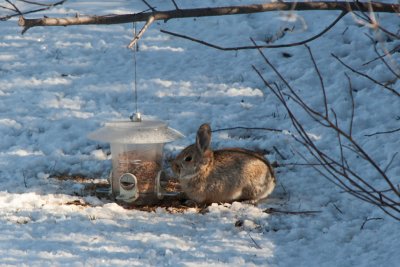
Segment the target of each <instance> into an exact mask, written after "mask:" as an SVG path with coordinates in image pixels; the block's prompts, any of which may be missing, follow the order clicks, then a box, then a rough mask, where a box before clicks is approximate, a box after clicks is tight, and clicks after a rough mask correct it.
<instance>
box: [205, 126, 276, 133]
mask: <svg viewBox="0 0 400 267" xmlns="http://www.w3.org/2000/svg"><path fill="white" fill-rule="evenodd" d="M237 129H242V130H251V131H252V130H261V131H270V132H283V130H280V129H273V128H265V127H242V126H237V127H231V128H220V129H213V130H212V131H211V132H222V131H230V130H237Z"/></svg>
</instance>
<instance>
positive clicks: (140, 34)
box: [128, 16, 154, 49]
mask: <svg viewBox="0 0 400 267" xmlns="http://www.w3.org/2000/svg"><path fill="white" fill-rule="evenodd" d="M153 22H154V17H152V16H151V17H149V19H148V20H147V21H146V24H145V25H144V26H143V28H142V29H141V30H140V31H139V33H138V34H137V35H136V36H135V37H134V38H133V40H132V41H131V42H130V43H129V45H128V48H129V49H131V48H132V47H133V46H134V45H135V44H136V43H137V41H139V39H140V38H141V37H142V35H143V34H144V32H145V31H146V30H147V28H148V27H149V26H150V25H151V24H152V23H153Z"/></svg>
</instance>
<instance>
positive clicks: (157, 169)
mask: <svg viewBox="0 0 400 267" xmlns="http://www.w3.org/2000/svg"><path fill="white" fill-rule="evenodd" d="M88 137H89V138H90V139H92V140H97V141H101V142H108V143H110V147H111V157H112V173H111V175H110V187H111V192H112V194H113V196H114V197H115V198H116V199H118V200H122V201H123V202H126V203H131V204H133V205H149V204H154V203H156V202H157V201H159V199H162V198H163V196H164V195H171V194H170V193H165V192H163V190H162V188H161V184H160V179H161V177H163V176H164V175H165V174H164V173H163V166H162V164H163V148H164V144H165V143H168V142H172V141H174V140H176V139H178V138H182V137H183V135H182V134H181V133H180V132H178V131H177V130H174V129H172V128H170V127H168V125H167V124H166V123H165V122H162V121H156V120H142V119H141V117H140V115H136V117H135V118H131V120H130V121H115V122H107V123H105V125H104V127H102V128H100V129H98V130H97V131H95V132H92V133H90V134H89V135H88ZM177 194H178V193H177Z"/></svg>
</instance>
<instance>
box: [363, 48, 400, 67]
mask: <svg viewBox="0 0 400 267" xmlns="http://www.w3.org/2000/svg"><path fill="white" fill-rule="evenodd" d="M398 51H400V45H397V46H396V47H395V48H393V49H392V50H390V51H388V52H387V53H385V54H383V55H379V54H378V57H376V58H374V59H371V60H370V61H368V62H365V63H364V64H362V65H363V66H366V65H368V64H371V63H372V62H374V61H376V60H379V59H380V58H384V57H386V56H388V55H391V54H393V53H396V52H398Z"/></svg>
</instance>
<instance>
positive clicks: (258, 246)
mask: <svg viewBox="0 0 400 267" xmlns="http://www.w3.org/2000/svg"><path fill="white" fill-rule="evenodd" d="M247 234H248V235H249V237H250V239H251V241H253V243H254V245H255V246H256V248H258V249H262V247H260V245H259V244H257V242H256V241H255V240H254V239H253V237H252V236H251V235H250V233H249V232H247Z"/></svg>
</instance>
